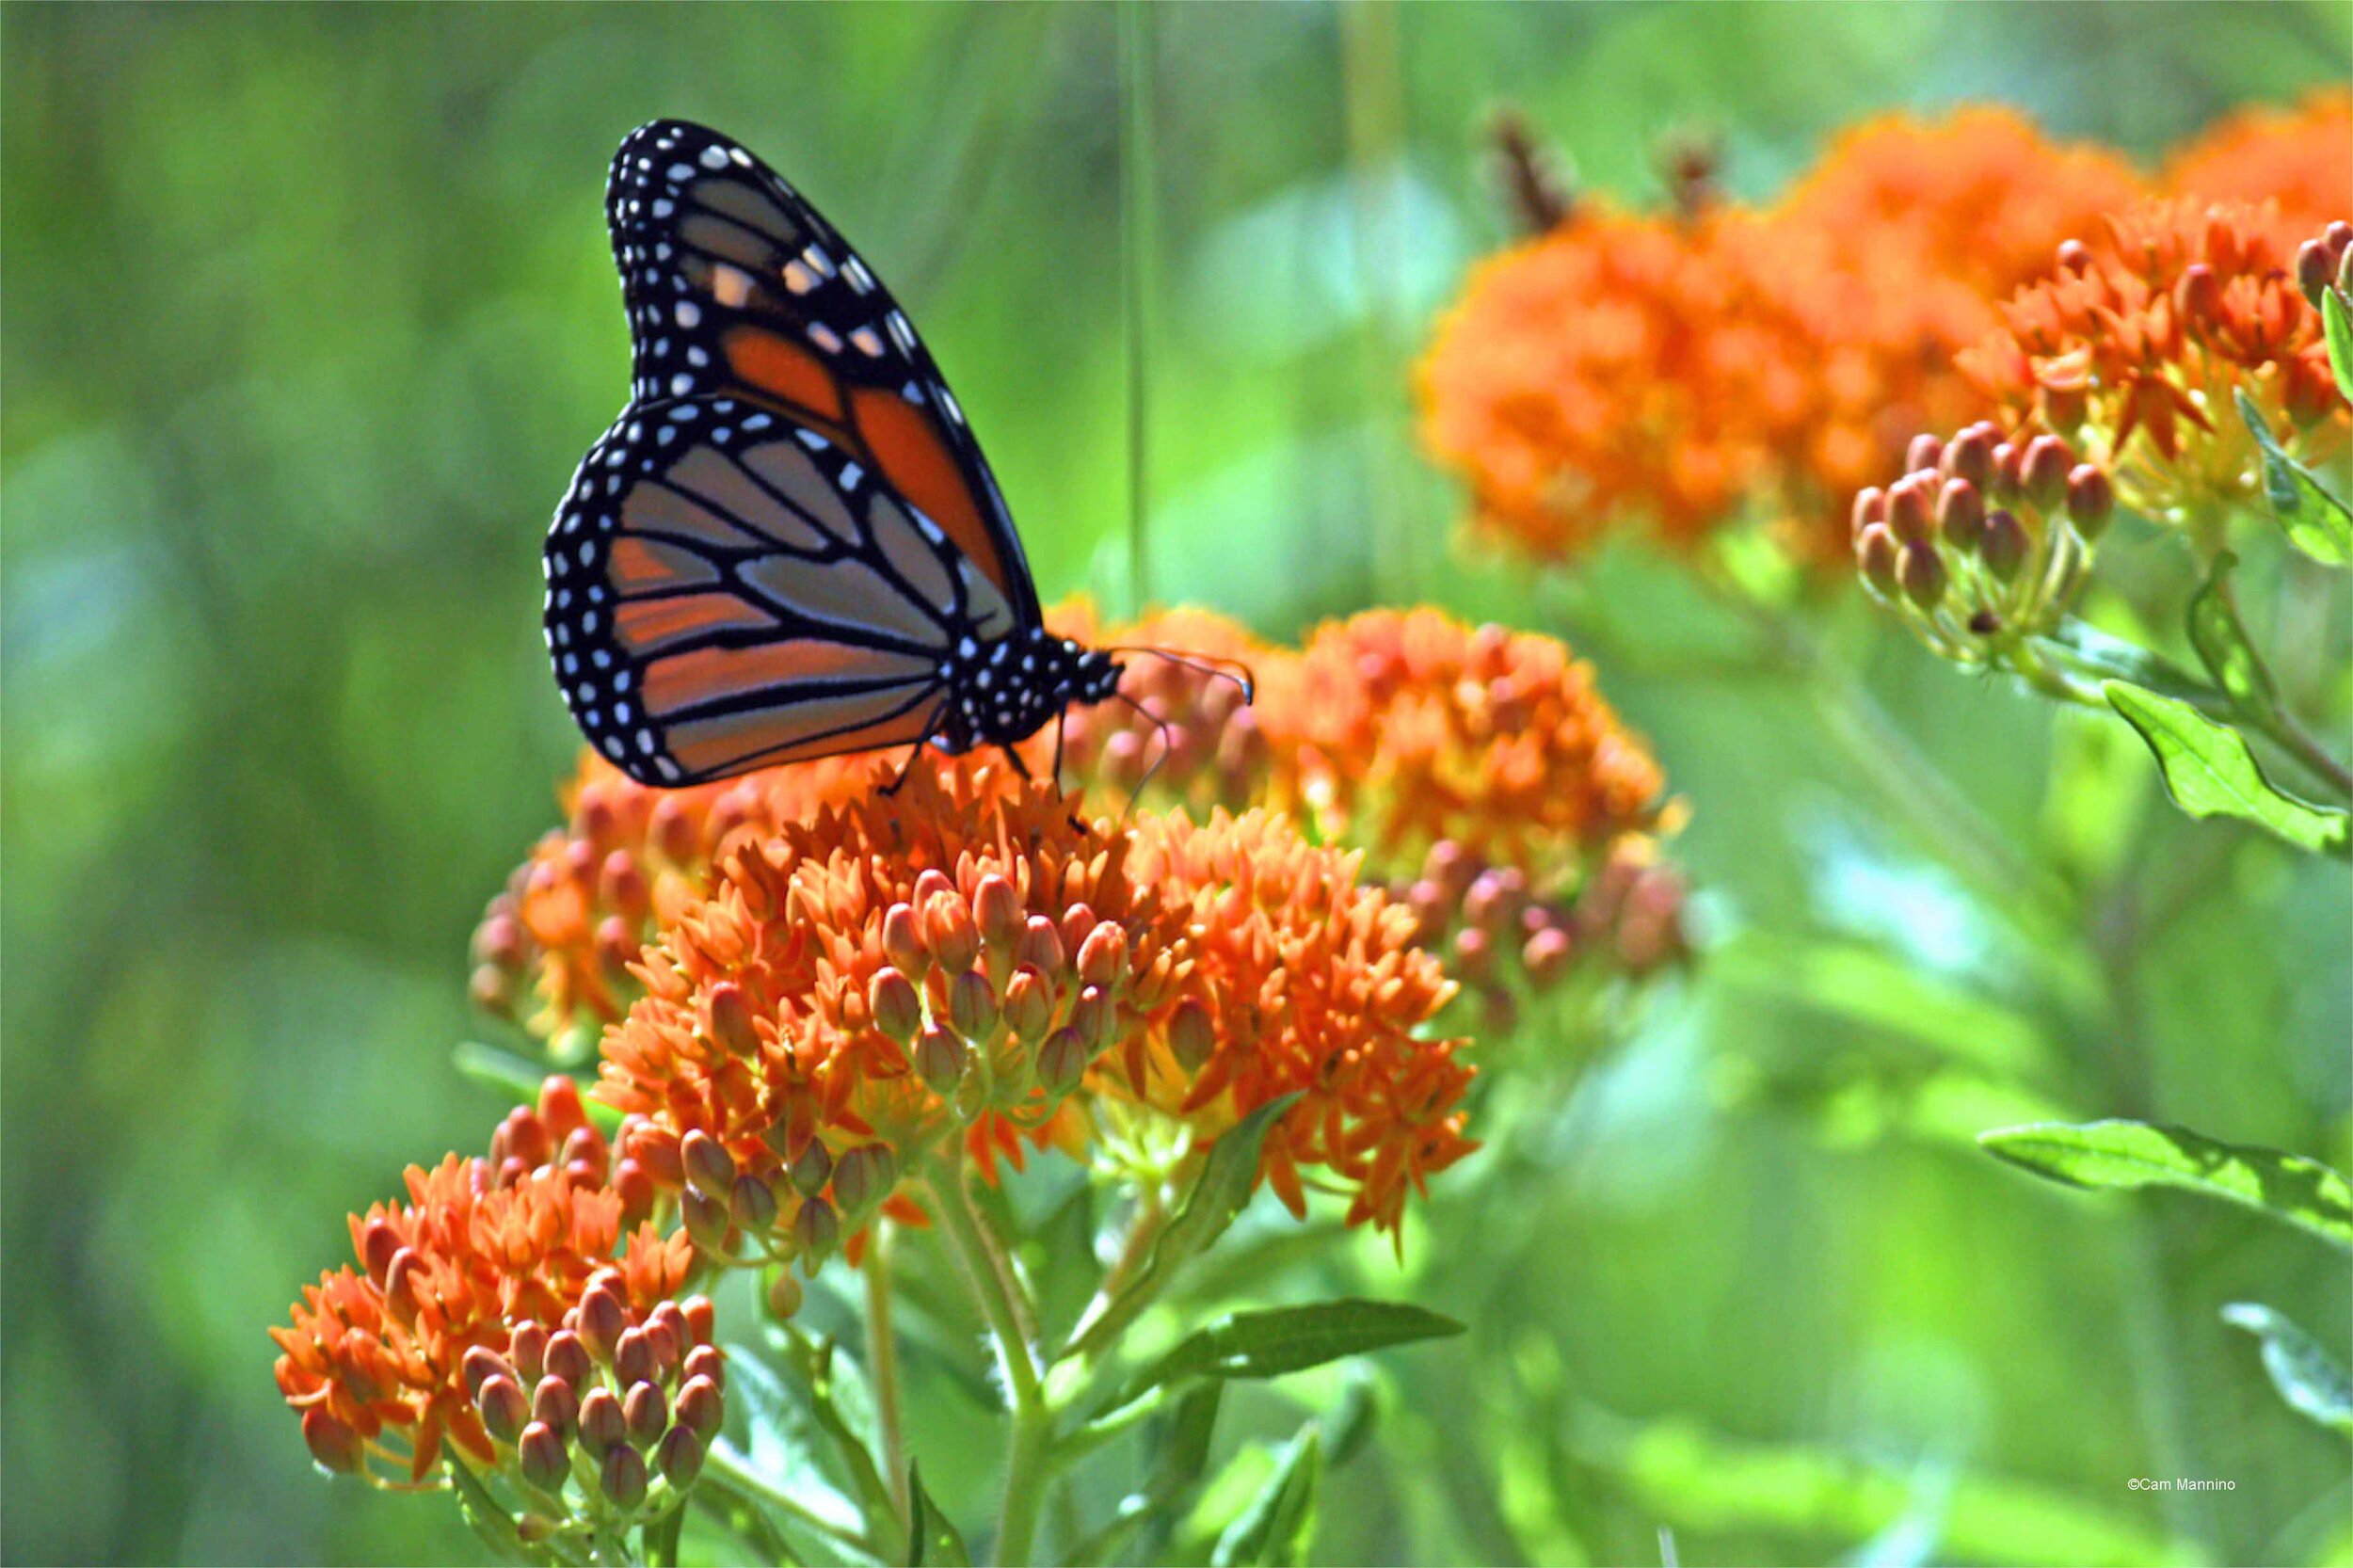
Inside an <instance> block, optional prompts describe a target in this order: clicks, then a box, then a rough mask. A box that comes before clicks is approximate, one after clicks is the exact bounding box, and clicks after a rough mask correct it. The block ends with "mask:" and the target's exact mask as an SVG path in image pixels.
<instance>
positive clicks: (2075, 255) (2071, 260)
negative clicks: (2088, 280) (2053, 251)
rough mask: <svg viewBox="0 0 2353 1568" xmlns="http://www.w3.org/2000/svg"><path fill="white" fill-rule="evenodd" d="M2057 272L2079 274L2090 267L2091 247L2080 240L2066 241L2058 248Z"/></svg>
mask: <svg viewBox="0 0 2353 1568" xmlns="http://www.w3.org/2000/svg"><path fill="white" fill-rule="evenodd" d="M2058 264H2059V270H2060V271H2062V272H2069V273H2079V272H2082V271H2084V270H2086V269H2087V268H2089V266H2090V265H2091V247H2089V246H2088V245H2086V244H2085V243H2084V242H2083V241H2081V240H2067V241H2065V242H2063V243H2062V244H2061V245H2060V246H2059V248H2058Z"/></svg>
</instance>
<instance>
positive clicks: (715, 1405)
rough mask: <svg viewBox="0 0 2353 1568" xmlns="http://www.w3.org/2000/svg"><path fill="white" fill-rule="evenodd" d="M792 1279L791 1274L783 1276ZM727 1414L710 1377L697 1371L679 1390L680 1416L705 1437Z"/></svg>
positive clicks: (711, 1432) (715, 1430)
mask: <svg viewBox="0 0 2353 1568" xmlns="http://www.w3.org/2000/svg"><path fill="white" fill-rule="evenodd" d="M781 1277H782V1278H785V1279H791V1278H792V1275H791V1274H785V1275H782V1276H781ZM726 1415H727V1407H726V1404H725V1403H724V1402H723V1401H722V1400H721V1399H720V1396H719V1385H718V1384H715V1383H713V1382H712V1380H711V1379H710V1378H708V1377H705V1376H703V1375H702V1374H701V1373H696V1374H695V1375H694V1376H692V1377H690V1378H688V1379H687V1380H686V1386H684V1387H683V1388H680V1390H679V1391H678V1418H679V1419H680V1421H682V1422H684V1423H685V1424H686V1425H687V1426H690V1427H692V1428H694V1429H695V1431H696V1432H700V1433H701V1434H702V1435H703V1436H704V1437H716V1436H717V1435H718V1434H719V1428H720V1426H721V1425H722V1424H723V1423H724V1421H725V1418H726Z"/></svg>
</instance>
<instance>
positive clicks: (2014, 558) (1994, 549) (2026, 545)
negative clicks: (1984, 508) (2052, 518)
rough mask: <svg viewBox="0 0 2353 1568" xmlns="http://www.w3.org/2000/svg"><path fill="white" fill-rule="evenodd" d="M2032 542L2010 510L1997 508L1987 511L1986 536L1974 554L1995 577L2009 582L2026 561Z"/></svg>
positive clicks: (2000, 580) (2031, 548)
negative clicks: (1976, 554)
mask: <svg viewBox="0 0 2353 1568" xmlns="http://www.w3.org/2000/svg"><path fill="white" fill-rule="evenodd" d="M2033 549H2034V541H2033V540H2032V539H2030V538H2028V537H2027V536H2026V526H2025V523H2022V522H2020V521H2019V520H2018V519H2017V518H2016V517H2015V516H2013V515H2012V514H2011V513H2010V512H2009V509H2007V508H2000V509H1996V510H1994V511H1993V512H1989V513H1988V514H1986V520H1985V536H1984V539H1983V542H1981V543H1980V544H1979V545H1978V546H1977V553H1978V556H1979V558H1980V559H1982V560H1983V561H1984V562H1985V569H1986V570H1988V571H1990V572H1992V573H1993V576H1994V580H1995V581H1997V582H2001V583H2009V582H2013V581H2015V580H2016V578H2017V576H2018V570H2019V568H2021V567H2023V566H2025V564H2026V556H2027V555H2028V554H2029V553H2030V552H2032V551H2033Z"/></svg>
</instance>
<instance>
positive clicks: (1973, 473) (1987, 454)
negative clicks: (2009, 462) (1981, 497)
mask: <svg viewBox="0 0 2353 1568" xmlns="http://www.w3.org/2000/svg"><path fill="white" fill-rule="evenodd" d="M1993 445H1994V431H1993V425H1991V424H1984V423H1982V422H1980V423H1978V424H1973V425H1971V426H1969V428H1967V429H1966V430H1963V431H1962V432H1961V434H1960V435H1958V436H1955V437H1954V438H1953V439H1952V440H1951V441H1950V442H1949V443H1947V444H1946V446H1945V460H1944V462H1943V463H1942V464H1941V465H1940V467H1941V469H1942V470H1943V472H1944V474H1945V478H1947V479H1966V480H1968V481H1969V483H1971V484H1972V485H1975V486H1976V487H1977V490H1978V492H1979V493H1980V494H1983V492H1984V490H1985V488H1986V486H1987V485H1989V484H1991V483H1992V482H1993Z"/></svg>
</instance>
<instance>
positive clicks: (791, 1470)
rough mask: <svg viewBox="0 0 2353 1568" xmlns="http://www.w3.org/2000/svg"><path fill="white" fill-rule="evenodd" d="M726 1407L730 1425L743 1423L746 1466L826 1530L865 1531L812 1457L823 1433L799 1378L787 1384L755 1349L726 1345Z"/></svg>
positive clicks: (843, 1493) (845, 1496) (860, 1513)
mask: <svg viewBox="0 0 2353 1568" xmlns="http://www.w3.org/2000/svg"><path fill="white" fill-rule="evenodd" d="M727 1409H728V1426H729V1427H734V1426H735V1425H736V1424H737V1423H738V1421H739V1420H740V1421H741V1422H742V1424H743V1429H744V1434H745V1440H744V1464H745V1465H746V1467H747V1468H749V1469H750V1470H752V1471H753V1472H754V1473H755V1474H757V1475H759V1476H760V1478H761V1479H762V1480H765V1481H766V1482H767V1483H768V1484H769V1485H771V1486H772V1487H773V1488H774V1489H775V1490H776V1492H778V1493H780V1494H782V1495H784V1496H790V1497H792V1498H793V1499H794V1500H795V1501H797V1502H798V1503H800V1504H801V1506H802V1507H804V1508H806V1509H807V1510H808V1512H809V1513H810V1514H811V1515H813V1516H814V1517H816V1518H817V1519H819V1520H821V1521H823V1522H824V1524H825V1525H826V1526H828V1527H829V1528H834V1529H837V1530H840V1532H841V1533H843V1534H845V1535H848V1536H851V1537H853V1538H855V1537H856V1536H858V1535H859V1534H861V1533H862V1532H863V1531H864V1529H865V1528H866V1516H865V1511H864V1510H863V1509H861V1508H860V1507H859V1506H858V1504H857V1503H856V1501H854V1500H853V1499H852V1498H851V1496H850V1495H849V1491H848V1489H847V1488H845V1487H843V1486H842V1485H841V1484H840V1482H839V1481H838V1480H836V1479H835V1477H834V1476H832V1475H830V1474H828V1473H827V1470H826V1467H825V1466H824V1464H821V1463H820V1462H819V1460H818V1458H817V1455H818V1453H819V1452H820V1451H821V1448H823V1446H824V1437H825V1432H824V1428H823V1427H821V1426H820V1425H819V1423H818V1420H817V1416H816V1413H815V1411H814V1410H813V1409H812V1408H811V1402H810V1399H809V1395H808V1389H807V1388H806V1387H805V1386H803V1385H802V1384H800V1382H799V1380H798V1379H794V1380H792V1381H791V1382H788V1381H787V1380H786V1379H785V1378H784V1377H783V1376H782V1375H781V1374H780V1373H779V1372H778V1371H777V1370H776V1368H775V1367H774V1366H772V1365H771V1364H770V1363H769V1361H768V1360H767V1359H766V1358H765V1357H764V1356H762V1355H760V1353H759V1352H757V1351H756V1350H755V1349H754V1347H752V1346H750V1345H744V1344H730V1345H729V1346H728V1400H727ZM739 1412H741V1415H740V1416H739V1415H738V1413H739Z"/></svg>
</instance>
